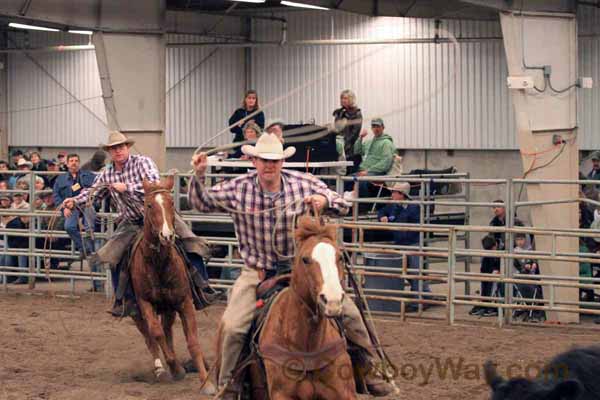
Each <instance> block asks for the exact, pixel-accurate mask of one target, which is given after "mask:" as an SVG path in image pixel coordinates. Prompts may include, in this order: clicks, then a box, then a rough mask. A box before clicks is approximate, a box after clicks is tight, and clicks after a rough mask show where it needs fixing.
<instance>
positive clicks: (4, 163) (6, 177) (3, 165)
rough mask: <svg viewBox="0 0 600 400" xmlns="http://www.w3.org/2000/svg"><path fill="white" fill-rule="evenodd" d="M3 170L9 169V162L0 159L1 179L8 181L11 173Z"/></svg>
mask: <svg viewBox="0 0 600 400" xmlns="http://www.w3.org/2000/svg"><path fill="white" fill-rule="evenodd" d="M2 171H8V162H7V161H4V160H0V181H8V180H9V179H10V175H9V174H3V173H2Z"/></svg>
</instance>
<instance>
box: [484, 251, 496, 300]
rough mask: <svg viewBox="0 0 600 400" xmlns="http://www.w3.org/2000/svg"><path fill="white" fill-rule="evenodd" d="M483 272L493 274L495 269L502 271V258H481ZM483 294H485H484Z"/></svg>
mask: <svg viewBox="0 0 600 400" xmlns="http://www.w3.org/2000/svg"><path fill="white" fill-rule="evenodd" d="M480 271H481V273H482V274H492V273H493V272H494V271H500V258H498V257H483V258H482V259H481V270H480ZM482 296H485V295H483V294H482Z"/></svg>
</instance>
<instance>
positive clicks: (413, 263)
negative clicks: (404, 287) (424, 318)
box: [407, 256, 431, 293]
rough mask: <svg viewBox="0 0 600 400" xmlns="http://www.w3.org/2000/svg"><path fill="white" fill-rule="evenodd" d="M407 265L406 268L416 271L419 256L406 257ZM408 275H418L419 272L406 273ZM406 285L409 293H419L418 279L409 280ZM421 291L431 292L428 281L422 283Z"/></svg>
mask: <svg viewBox="0 0 600 400" xmlns="http://www.w3.org/2000/svg"><path fill="white" fill-rule="evenodd" d="M407 265H408V268H414V269H418V268H419V256H408V259H407ZM408 274H409V275H418V274H419V272H418V271H415V272H412V271H408ZM408 283H410V291H411V292H418V291H419V280H418V279H409V280H408ZM422 289H423V290H422V291H423V292H428V293H429V292H431V288H430V287H429V281H423V286H422Z"/></svg>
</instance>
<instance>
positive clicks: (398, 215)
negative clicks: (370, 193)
mask: <svg viewBox="0 0 600 400" xmlns="http://www.w3.org/2000/svg"><path fill="white" fill-rule="evenodd" d="M404 206H406V207H404ZM420 212H421V209H420V207H419V206H418V205H416V204H408V205H406V204H404V205H402V204H388V205H386V206H385V207H384V208H382V209H380V210H379V211H378V212H377V219H378V220H379V219H381V218H382V217H387V218H388V221H389V222H392V223H394V222H395V223H404V224H418V223H419V222H420ZM394 243H395V244H397V245H401V246H413V245H416V244H418V243H419V232H418V231H394Z"/></svg>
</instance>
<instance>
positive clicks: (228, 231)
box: [0, 171, 600, 326]
mask: <svg viewBox="0 0 600 400" xmlns="http://www.w3.org/2000/svg"><path fill="white" fill-rule="evenodd" d="M12 173H18V174H20V175H22V174H23V172H22V171H18V172H12ZM29 174H30V175H43V173H38V172H29ZM46 174H52V173H46ZM175 176H176V178H177V179H175V187H174V191H173V194H174V200H175V204H176V208H177V209H178V211H179V212H180V214H181V215H182V217H183V218H184V220H185V221H186V222H187V223H188V224H190V226H191V227H192V228H193V230H194V231H195V232H196V233H197V234H198V235H199V236H202V237H204V238H205V239H206V240H207V241H208V243H209V244H211V245H214V246H215V247H218V248H220V249H221V252H220V253H219V254H214V255H213V257H212V258H211V259H210V260H209V262H208V265H207V266H208V268H209V270H210V273H211V283H212V284H213V285H214V286H215V287H217V288H224V289H226V288H229V287H230V286H231V284H232V282H233V280H234V279H235V278H236V276H237V273H239V270H240V268H241V267H242V265H243V263H242V260H241V259H240V257H239V254H238V253H237V246H238V244H237V241H236V239H235V235H234V232H233V226H232V219H231V217H230V216H229V215H226V214H223V213H210V214H202V213H198V212H196V211H192V210H189V209H188V207H187V205H186V200H185V199H186V196H185V193H186V188H185V186H184V185H185V180H186V179H188V178H189V177H190V175H189V174H175ZM232 176H235V175H227V174H208V175H207V179H208V180H211V181H216V180H222V179H228V178H230V177H232ZM321 178H322V179H323V180H324V181H325V182H327V183H328V184H329V185H330V186H331V187H332V188H337V190H338V191H339V192H341V191H342V188H343V187H344V182H346V181H348V180H351V179H352V178H348V177H340V176H337V175H325V176H322V177H321ZM31 179H32V180H31V182H34V181H35V180H34V179H33V177H32V178H31ZM358 180H359V181H360V180H372V181H373V182H377V184H380V183H381V182H386V183H388V184H389V183H392V182H396V181H403V182H410V183H411V185H413V186H417V187H419V188H420V190H419V194H418V195H416V196H413V197H412V198H411V199H409V200H405V201H399V202H395V203H400V204H416V205H419V206H420V215H421V221H422V223H421V224H403V223H381V222H378V221H377V219H376V217H375V216H374V215H373V213H372V212H370V211H369V212H367V213H366V214H363V213H360V212H359V211H360V206H361V204H362V205H364V204H369V206H368V207H367V208H369V207H370V208H371V210H372V209H373V208H372V206H373V204H375V207H377V206H379V205H385V204H389V203H391V202H392V201H391V200H389V198H388V199H386V198H358V199H351V200H350V201H351V202H352V203H353V210H352V212H351V214H349V215H348V216H346V217H344V218H337V219H335V218H334V219H331V223H335V224H337V226H338V227H339V233H340V235H339V237H340V246H341V248H342V249H343V250H344V251H345V252H346V253H347V255H348V260H350V264H351V265H352V270H353V271H354V273H355V274H356V277H357V278H358V279H357V281H358V283H359V286H360V287H361V291H362V292H363V293H364V295H365V296H366V298H367V300H368V301H367V305H368V306H369V308H370V309H371V310H370V311H371V312H372V313H373V314H375V315H379V316H382V317H393V318H398V317H399V318H400V319H406V318H408V317H409V316H410V317H411V318H413V317H414V318H433V319H444V320H446V321H447V322H448V323H450V324H452V323H454V322H455V321H457V320H465V321H468V320H471V317H470V316H468V314H467V307H470V306H482V307H492V308H494V309H497V310H498V317H497V319H492V320H494V321H497V323H498V324H499V325H500V326H502V325H504V324H507V323H508V324H511V323H517V322H516V321H514V320H513V313H512V312H511V311H512V310H515V309H519V310H540V311H553V312H569V313H579V314H582V315H584V314H589V315H600V308H599V307H598V303H596V302H593V301H566V300H562V299H557V297H556V294H555V290H556V288H559V287H570V288H577V289H581V290H589V291H594V290H596V289H600V278H595V277H584V278H582V277H578V276H566V275H565V276H555V275H545V274H543V272H544V267H543V264H544V262H545V261H548V260H553V261H563V262H565V263H591V264H600V254H588V253H580V252H574V253H563V252H559V251H557V248H558V247H557V246H556V242H557V240H560V238H563V237H571V238H574V237H576V238H581V237H588V238H598V241H600V231H596V230H589V229H550V228H545V229H541V228H535V227H514V226H512V224H513V222H514V221H513V220H512V218H509V219H508V220H507V226H506V227H489V226H473V225H469V216H470V215H471V214H472V210H473V209H475V208H482V207H483V208H490V207H493V206H498V205H499V204H498V203H497V202H487V201H471V200H470V197H471V195H472V193H473V192H475V191H476V190H478V189H479V188H481V187H489V186H490V185H494V186H497V187H498V188H500V189H499V190H500V191H502V192H504V197H503V198H504V199H505V201H504V203H502V204H501V205H503V206H504V207H505V208H506V215H507V216H508V215H514V213H515V210H516V209H517V208H518V207H530V206H535V205H537V204H538V203H533V202H527V201H523V202H515V201H513V199H514V198H515V196H514V193H513V192H514V188H515V186H516V185H517V184H523V185H527V184H533V183H535V184H538V185H539V184H556V183H561V184H569V185H582V184H594V182H593V181H534V180H510V179H469V178H468V177H465V175H464V174H457V175H456V176H448V175H444V176H443V177H441V176H418V177H417V176H401V177H360V178H359V179H358ZM436 183H438V184H440V183H451V184H454V185H460V186H461V190H460V191H458V192H457V193H455V194H454V195H447V194H443V195H441V196H437V195H432V194H431V191H430V189H429V187H428V185H432V184H436ZM18 191H19V190H13V191H8V192H12V193H15V192H18ZM21 192H23V191H22V190H21ZM27 193H28V195H29V198H32V199H35V196H36V195H38V194H40V192H39V191H36V190H35V188H34V185H30V187H29V190H28V191H27ZM567 201H568V202H576V201H581V202H585V203H588V204H593V205H595V206H598V205H600V204H598V203H597V202H594V201H593V200H588V199H559V200H556V201H554V202H553V200H551V199H549V200H547V201H544V204H551V203H565V202H567ZM432 206H434V207H435V209H433V207H432ZM444 208H445V209H448V210H450V211H448V212H447V213H445V212H444ZM457 210H458V211H457ZM461 213H462V215H464V219H463V222H464V223H465V224H464V225H457V224H445V223H442V222H444V221H443V218H442V220H441V221H440V220H436V215H445V214H453V215H457V214H458V215H460V214H461ZM53 215H56V212H51V211H44V210H26V211H21V210H14V209H10V210H4V209H0V217H7V216H20V217H27V218H29V219H30V223H29V226H28V228H27V229H7V228H6V227H4V225H2V227H1V228H0V235H4V236H14V237H18V236H21V237H27V238H29V247H28V248H22V249H15V248H12V249H11V248H7V246H6V245H5V246H4V248H3V249H2V251H1V252H0V256H3V255H7V256H25V257H27V258H28V261H29V262H28V268H27V270H23V269H22V268H19V267H17V266H14V265H10V266H9V265H4V264H6V262H3V264H2V265H1V266H0V281H1V283H2V287H3V289H4V291H6V292H10V291H12V290H15V289H13V287H12V285H10V284H9V280H10V279H11V278H10V277H15V276H27V277H29V286H28V289H29V290H34V289H35V288H36V280H38V281H47V280H50V282H51V283H56V282H68V283H70V285H69V287H68V288H65V287H64V285H62V286H61V287H60V288H61V290H62V291H65V292H67V293H66V294H67V295H71V296H74V295H75V294H76V293H77V289H78V287H77V286H76V282H77V281H88V282H90V281H92V280H93V281H97V282H103V283H105V293H106V296H108V297H110V296H112V288H111V285H110V283H111V279H110V274H109V272H108V271H104V272H97V273H91V272H89V271H88V270H87V267H85V265H84V263H83V262H80V263H79V264H77V265H76V266H71V267H70V268H69V269H67V270H47V269H46V268H45V265H44V258H47V257H50V256H51V257H55V258H60V259H61V260H66V261H68V262H77V261H81V260H80V256H79V254H77V253H76V252H75V251H74V250H73V249H70V250H56V249H47V248H46V249H45V248H44V246H40V243H41V242H42V241H43V242H45V241H46V240H45V239H46V238H50V237H51V238H68V235H67V234H66V233H65V232H64V231H57V230H48V229H42V228H44V227H43V226H42V225H43V224H42V223H43V222H44V221H46V224H47V221H48V219H49V218H51V217H52V216H53ZM97 215H98V218H99V220H100V221H101V224H100V229H99V231H97V232H95V233H94V236H95V239H100V240H106V239H107V238H108V237H110V235H111V233H112V232H113V231H114V228H115V223H114V221H115V217H116V215H115V214H113V213H105V212H99V213H98V214H97ZM452 222H456V221H452ZM459 222H460V221H459ZM207 227H208V228H210V229H208V228H207ZM394 231H414V232H418V233H419V243H417V244H415V245H413V246H398V245H395V244H393V243H390V242H389V240H375V241H373V240H369V235H371V234H372V233H373V232H382V233H384V234H387V235H388V239H389V234H390V233H391V232H394ZM489 232H502V233H505V235H507V237H508V239H507V243H511V242H512V237H513V236H514V235H515V234H517V233H527V234H533V235H536V236H542V235H545V236H549V237H551V239H552V243H553V246H552V251H549V252H548V251H546V252H543V251H535V250H533V251H530V252H524V253H523V252H520V253H518V254H515V253H514V252H513V249H512V246H507V249H506V250H504V251H484V250H475V249H472V248H470V245H469V242H470V241H471V240H474V239H475V238H479V237H481V236H482V235H484V234H487V233H489ZM85 234H86V233H84V235H85ZM36 239H37V240H36ZM5 243H6V242H5ZM46 247H47V246H46ZM408 256H415V257H417V258H418V259H419V263H418V265H409V262H408V259H409V257H408ZM480 257H498V258H501V259H502V260H503V262H502V263H501V271H500V274H497V275H491V274H481V273H479V272H473V271H472V269H473V268H472V266H473V261H474V260H476V259H478V258H480ZM523 257H528V258H535V259H536V260H537V261H538V262H539V264H540V268H541V271H542V273H541V274H539V275H520V274H515V273H514V272H513V270H512V267H511V266H512V260H513V259H515V258H523ZM2 259H3V260H6V258H5V257H2ZM382 260H383V262H382ZM405 281H409V283H411V282H412V289H411V290H404V282H405ZM482 281H486V282H494V283H497V284H501V285H504V286H505V287H506V290H505V293H504V297H503V298H498V297H496V296H482V295H481V294H480V293H476V292H475V291H474V290H473V289H474V287H473V286H474V285H473V284H474V283H477V282H482ZM381 282H384V284H383V285H382V284H381ZM414 282H417V284H416V285H415V284H414ZM396 283H397V284H396ZM517 285H538V286H541V287H543V289H544V290H543V293H544V296H543V298H523V297H520V298H515V297H514V296H513V293H514V291H513V288H514V287H516V286H517ZM427 286H431V287H432V288H433V289H432V290H431V291H427ZM38 287H39V288H40V289H41V290H47V288H48V287H49V286H47V285H41V286H39V285H38ZM50 287H52V286H50ZM53 290H54V289H53ZM413 305H417V307H416V309H415V310H412V308H414V307H413ZM428 307H434V308H432V309H428ZM409 308H410V311H415V313H414V314H409V313H408V311H409ZM386 310H387V311H386Z"/></svg>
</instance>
